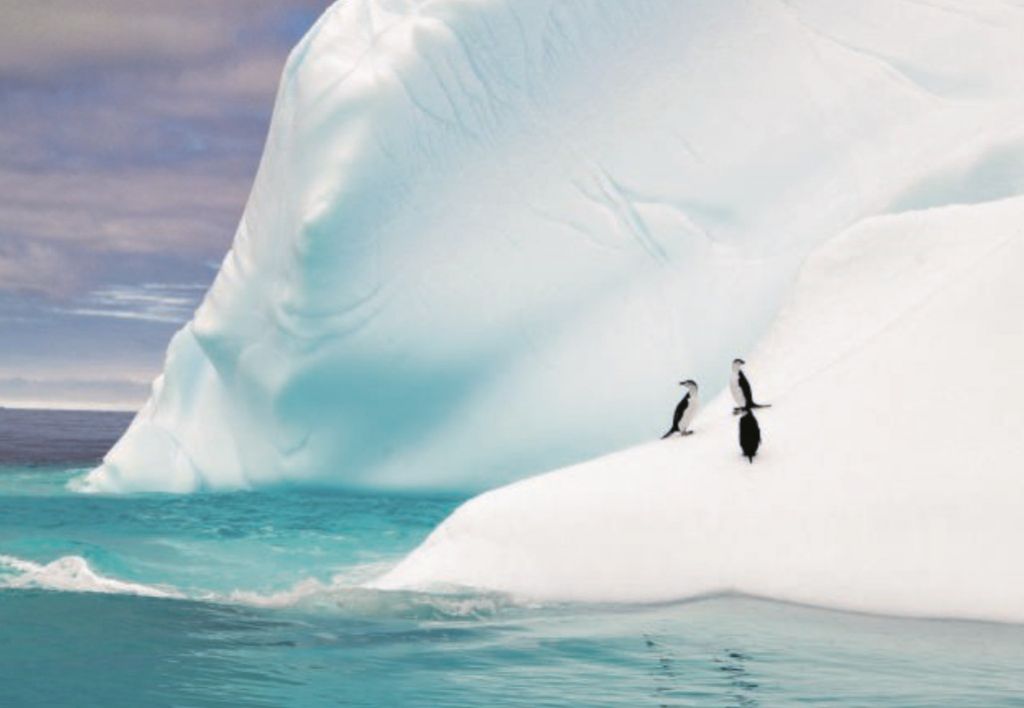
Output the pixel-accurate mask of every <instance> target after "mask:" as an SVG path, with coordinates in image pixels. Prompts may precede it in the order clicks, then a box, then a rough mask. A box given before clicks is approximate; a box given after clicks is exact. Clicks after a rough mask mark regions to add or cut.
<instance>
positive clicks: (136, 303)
mask: <svg viewBox="0 0 1024 708" xmlns="http://www.w3.org/2000/svg"><path fill="white" fill-rule="evenodd" d="M206 288H207V285H206V284H205V283H177V284H176V283H145V284H143V285H142V286H138V287H136V286H117V287H107V288H101V289H99V290H94V291H93V292H91V293H89V294H88V295H87V296H85V297H84V298H82V299H81V300H80V301H79V302H78V303H76V304H75V305H74V306H72V307H63V308H60V307H58V308H55V310H56V311H57V312H61V313H64V314H69V315H82V316H84V317H112V318H115V319H126V320H143V321H146V322H169V323H173V324H183V323H185V322H187V321H188V320H189V318H191V316H192V313H193V312H194V311H195V309H196V306H197V305H198V304H199V301H200V300H201V299H202V296H203V293H205V292H206Z"/></svg>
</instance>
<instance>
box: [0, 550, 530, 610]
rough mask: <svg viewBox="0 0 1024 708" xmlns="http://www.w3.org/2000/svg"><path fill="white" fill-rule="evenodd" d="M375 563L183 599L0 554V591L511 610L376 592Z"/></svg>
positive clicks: (489, 602)
mask: <svg viewBox="0 0 1024 708" xmlns="http://www.w3.org/2000/svg"><path fill="white" fill-rule="evenodd" d="M381 567H382V566H381V564H367V565H362V566H356V567H354V568H351V569H349V570H347V571H346V572H344V573H339V574H336V575H334V576H333V577H331V578H330V580H327V581H323V580H319V579H317V578H305V579H302V580H300V581H298V582H296V583H295V584H294V585H292V586H291V587H289V588H287V589H285V590H279V591H271V592H260V591H254V590H241V589H239V590H234V591H231V592H228V593H214V592H206V593H196V594H190V595H186V594H184V593H182V592H180V591H178V590H176V589H174V588H169V587H158V586H155V585H145V584H142V583H132V582H128V581H124V580H118V579H116V578H111V577H107V576H105V575H101V574H100V573H97V572H96V571H95V570H93V568H92V567H91V566H90V565H89V563H88V561H87V560H86V559H85V558H82V557H81V556H62V557H60V558H58V559H56V560H54V561H52V562H50V563H36V562H34V561H29V560H24V559H22V558H17V557H15V556H8V555H2V554H0V589H4V588H8V589H42V590H54V591H60V592H89V593H107V594H114V595H135V596H141V597H157V598H168V599H193V600H199V601H204V602H214V603H219V604H227V605H244V606H248V607H257V608H265V609H298V610H310V611H314V612H320V611H325V612H332V613H340V614H344V615H351V616H360V617H392V618H402V619H413V620H426V621H430V620H433V621H445V620H472V619H481V618H485V617H491V616H493V615H495V614H497V613H498V612H499V611H501V610H503V609H506V608H510V607H514V606H517V605H518V603H516V602H515V601H514V600H513V598H511V597H510V596H507V595H502V594H496V593H483V592H479V591H476V590H471V589H466V588H449V589H443V590H442V591H440V592H420V591H410V590H381V589H377V588H374V587H371V586H369V584H368V583H367V581H368V580H369V579H370V578H372V577H374V576H377V575H379V574H380V572H381Z"/></svg>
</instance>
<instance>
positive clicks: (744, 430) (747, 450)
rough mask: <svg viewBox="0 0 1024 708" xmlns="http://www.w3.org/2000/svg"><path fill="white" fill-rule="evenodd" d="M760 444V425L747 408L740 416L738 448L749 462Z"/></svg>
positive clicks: (752, 460) (752, 459)
mask: <svg viewBox="0 0 1024 708" xmlns="http://www.w3.org/2000/svg"><path fill="white" fill-rule="evenodd" d="M760 446H761V426H760V425H758V424H757V418H755V417H754V414H753V413H751V412H750V411H749V410H748V411H747V412H746V413H744V414H743V417H742V418H740V449H741V450H743V456H744V457H746V458H747V459H748V460H749V461H750V462H751V463H753V462H754V456H755V455H756V454H757V448H759V447H760Z"/></svg>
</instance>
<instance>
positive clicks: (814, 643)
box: [0, 410, 1024, 708]
mask: <svg viewBox="0 0 1024 708" xmlns="http://www.w3.org/2000/svg"><path fill="white" fill-rule="evenodd" d="M129 420H130V416H128V415H125V414H118V413H69V412H51V411H11V410H0V706H3V707H5V708H6V707H9V706H132V707H136V706H250V705H251V706H333V705H357V706H496V705H517V706H562V705H571V706H604V705H608V706H611V705H615V706H797V705H799V706H818V705H822V706H825V705H830V706H957V707H959V706H979V707H983V706H984V707H989V706H1024V627H1021V626H1015V625H1000V624H985V623H972V622H949V621H920V620H900V619H890V618H880V617H869V616H861V615H852V614H845V613H839V612H829V611H824V610H817V609H811V608H803V607H794V606H790V605H783V604H777V603H771V602H765V601H758V600H751V599H744V598H721V599H714V600H704V601H699V602H689V603H680V604H672V605H659V606H653V607H652V606H647V607H627V606H609V607H580V606H554V607H522V606H516V605H515V604H513V603H511V602H510V601H508V600H507V599H506V598H503V597H500V596H493V595H486V594H466V595H461V596H436V595H423V594H415V593H380V592H371V591H366V590H361V589H360V588H359V587H358V585H359V583H360V581H362V580H363V579H365V578H368V577H372V576H373V575H374V574H375V573H378V572H380V570H381V569H382V568H385V567H387V566H388V565H389V564H391V563H393V562H395V560H397V559H398V558H400V557H401V556H402V555H403V554H404V553H406V552H407V551H409V550H411V549H412V548H413V547H415V546H416V544H417V543H419V541H421V540H422V539H423V538H424V537H425V536H426V534H427V533H428V532H429V531H430V530H431V528H433V527H434V526H435V525H436V524H437V523H438V522H439V521H441V520H442V519H443V518H444V517H445V516H446V515H447V514H448V513H449V512H450V511H451V510H452V509H453V508H454V507H455V506H456V505H457V504H458V503H459V501H461V500H459V499H452V498H430V497H408V496H405V497H402V496H383V495H366V494H350V493H341V492H337V491H324V490H275V491H272V492H248V493H236V494H206V495H192V496H173V495H135V496H127V497H104V496H85V495H80V494H76V493H74V492H71V491H69V490H68V488H67V484H68V482H69V481H71V480H72V479H74V478H75V477H76V476H78V475H80V474H81V473H82V472H83V471H85V470H86V469H88V468H89V467H90V466H91V465H93V464H95V462H96V461H97V460H98V459H99V458H100V456H101V455H102V454H103V452H104V451H105V450H106V449H107V448H108V447H109V445H110V444H111V443H112V442H113V441H114V440H115V439H116V437H117V436H118V434H119V433H120V432H121V430H123V428H124V427H125V426H126V425H127V424H128V422H129Z"/></svg>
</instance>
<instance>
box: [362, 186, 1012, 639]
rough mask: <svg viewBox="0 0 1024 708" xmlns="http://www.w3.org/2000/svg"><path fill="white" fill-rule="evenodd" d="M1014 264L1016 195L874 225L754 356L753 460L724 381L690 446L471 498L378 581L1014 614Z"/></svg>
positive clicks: (856, 234) (851, 239)
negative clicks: (725, 595) (757, 444)
mask: <svg viewBox="0 0 1024 708" xmlns="http://www.w3.org/2000/svg"><path fill="white" fill-rule="evenodd" d="M1022 264H1024V198H1014V199H1010V200H1005V201H1000V202H995V203H991V204H986V205H978V206H970V207H962V206H961V207H948V208H943V209H934V210H929V211H924V212H917V213H907V214H904V215H901V216H895V217H881V218H878V219H873V220H870V221H867V222H865V223H863V224H861V225H859V226H857V227H855V228H853V229H851V230H850V231H849V232H847V233H845V234H844V235H842V236H841V237H840V238H838V239H836V240H834V241H832V242H830V243H829V244H827V246H825V247H823V248H822V249H821V250H820V251H818V252H816V253H815V254H814V255H813V256H812V257H811V258H810V259H809V260H808V263H807V265H806V267H805V269H804V271H803V273H802V275H801V277H800V279H799V281H798V283H797V286H796V288H795V291H794V293H793V296H792V300H791V301H790V302H789V304H788V305H787V306H786V307H785V308H784V310H783V312H782V314H781V316H780V318H779V320H778V321H777V322H776V324H775V325H774V326H773V328H772V329H771V331H770V332H769V334H768V335H767V336H766V338H765V339H764V340H763V342H762V343H761V344H760V345H759V346H758V348H757V350H756V352H755V353H754V355H753V356H752V357H751V364H753V366H752V368H751V372H752V377H751V378H752V381H753V383H754V386H755V393H756V394H757V395H758V397H759V398H760V399H762V400H765V401H770V402H771V403H772V404H773V407H772V408H770V409H766V410H763V411H761V412H759V415H758V418H759V420H760V423H761V428H762V432H763V435H764V442H763V445H762V449H761V453H760V455H759V456H758V457H757V458H756V459H755V460H754V463H753V464H748V463H747V461H746V460H745V459H743V458H742V457H741V456H740V451H739V446H738V442H737V423H736V418H733V417H732V416H731V411H730V407H731V399H730V400H726V399H727V398H728V394H727V393H726V394H725V395H724V396H722V397H720V398H719V399H718V400H716V401H715V402H713V403H712V404H711V405H710V406H709V407H708V408H707V410H705V411H704V413H703V414H702V415H701V416H700V417H699V418H698V419H697V420H696V422H695V426H694V428H695V431H696V432H695V434H694V435H692V436H690V437H688V438H685V439H681V438H678V437H677V438H675V439H671V440H667V441H664V442H661V441H659V442H652V443H649V444H646V445H642V446H640V447H637V448H634V449H631V450H627V451H624V452H620V453H616V454H614V455H609V456H607V457H603V458H600V459H597V460H594V461H591V462H587V463H584V464H581V465H578V466H575V467H569V468H566V469H563V470H559V471H556V472H552V473H549V474H546V475H542V476H540V477H535V478H532V479H528V480H524V481H521V482H517V483H515V484H512V485H510V486H508V487H505V488H502V489H498V490H494V491H491V492H488V493H486V494H484V495H482V496H480V497H477V498H475V499H473V500H471V501H470V502H467V503H466V504H465V505H463V506H462V507H461V508H459V509H458V510H456V511H455V512H454V514H453V515H452V516H451V517H450V518H449V519H448V520H447V521H445V522H444V523H443V524H442V525H441V526H440V527H439V528H438V529H437V530H435V531H434V533H433V534H432V535H431V536H430V537H429V538H428V539H427V541H426V542H425V543H424V544H423V545H422V546H421V547H420V548H419V549H418V550H417V551H415V552H414V553H413V554H412V555H411V556H410V557H409V558H407V559H406V560H405V561H403V562H402V563H401V564H400V565H399V566H398V567H397V568H395V569H394V570H393V571H391V572H390V574H388V575H387V576H385V577H384V578H383V579H381V580H380V581H378V582H377V583H376V584H377V585H378V586H379V587H385V588H398V587H400V588H410V587H413V588H422V587H439V586H440V587H444V586H449V585H460V586H474V587H480V588H486V589H490V590H498V591H505V592H509V593H513V594H518V595H523V596H526V597H529V598H534V599H541V600H584V601H611V602H636V601H659V600H669V599H678V598H685V597H693V596H698V595H702V594H707V593H719V592H730V591H732V592H740V593H747V594H752V595H760V596H767V597H772V598H778V599H783V600H790V601H796V602H804V603H813V604H819V605H828V606H833V607H841V608H848V609H854V610H864V611H872V612H883V613H897V614H908V615H927V616H948V617H963V618H981V619H1000V620H1012V621H1024V553H1022V544H1024V406H1022V405H1021V401H1024V371H1022V369H1021V362H1022V361H1024V319H1022V317H1021V313H1024V278H1022V277H1021V266H1022ZM664 413H665V414H666V415H667V414H668V413H669V411H667V410H666V411H664Z"/></svg>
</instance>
